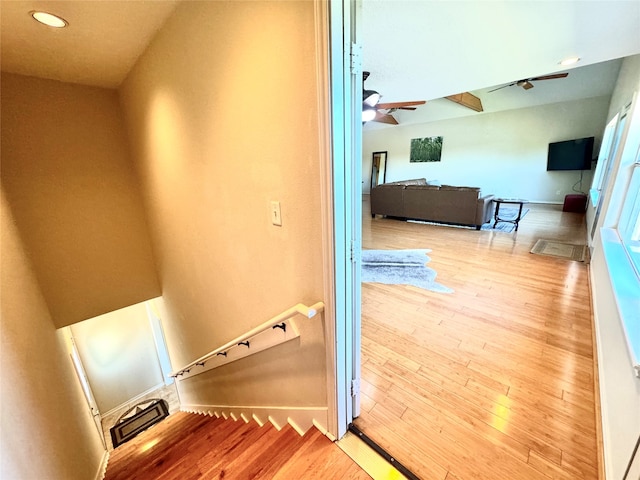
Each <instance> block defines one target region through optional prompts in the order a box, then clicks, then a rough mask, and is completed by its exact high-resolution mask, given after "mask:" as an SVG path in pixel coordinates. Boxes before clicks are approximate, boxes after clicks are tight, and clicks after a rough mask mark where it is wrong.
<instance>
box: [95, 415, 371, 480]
mask: <svg viewBox="0 0 640 480" xmlns="http://www.w3.org/2000/svg"><path fill="white" fill-rule="evenodd" d="M222 478H224V479H274V480H276V479H277V480H290V479H296V478H301V479H302V478H303V479H318V480H325V479H344V480H347V479H355V480H361V479H362V480H364V479H370V478H371V477H369V475H367V474H366V473H365V472H364V471H363V470H361V469H360V467H358V465H356V464H355V463H354V462H353V460H351V458H349V457H348V456H347V454H345V453H344V452H343V451H342V450H340V449H339V448H338V446H336V445H335V444H334V443H333V442H331V441H330V440H329V439H328V438H327V437H325V436H324V435H322V433H320V431H319V430H318V429H316V428H314V427H312V428H311V429H310V430H309V431H308V432H307V433H306V434H305V435H304V436H303V437H301V436H300V435H299V434H298V433H297V432H296V431H295V430H294V429H293V428H291V427H290V426H289V425H287V426H286V427H284V428H283V429H282V430H281V431H278V430H276V429H275V428H274V427H273V426H272V425H271V424H270V423H269V424H266V425H264V426H263V427H260V426H258V424H257V423H256V422H254V421H251V422H249V423H245V422H244V421H242V420H238V421H233V420H224V419H221V418H220V419H218V418H215V417H209V416H204V415H196V414H192V413H184V412H178V413H175V414H173V415H170V416H169V417H167V418H166V419H165V420H163V421H162V422H160V423H158V424H156V425H154V426H153V427H151V428H150V429H149V430H147V431H145V432H143V433H141V434H140V435H138V436H137V437H135V438H134V439H133V440H130V441H129V442H127V443H125V444H124V445H121V446H119V447H118V448H116V449H115V450H113V451H112V452H111V457H110V458H109V464H108V466H107V473H106V476H105V480H196V479H207V480H212V479H222Z"/></svg>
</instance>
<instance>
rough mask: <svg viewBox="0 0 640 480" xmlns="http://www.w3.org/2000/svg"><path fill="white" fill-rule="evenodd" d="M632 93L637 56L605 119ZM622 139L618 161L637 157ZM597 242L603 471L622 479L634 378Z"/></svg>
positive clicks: (639, 395) (639, 66)
mask: <svg viewBox="0 0 640 480" xmlns="http://www.w3.org/2000/svg"><path fill="white" fill-rule="evenodd" d="M634 92H640V56H638V55H636V56H634V57H629V58H625V59H624V61H623V63H622V66H621V68H620V74H619V78H618V82H617V83H616V87H615V89H614V92H613V94H612V97H611V105H610V108H609V113H608V115H609V116H608V119H611V118H613V116H614V115H615V114H616V113H617V112H618V111H619V110H620V109H621V108H622V107H623V106H624V105H626V104H627V103H628V102H629V101H630V100H631V99H632V98H633V95H634ZM636 108H638V106H636ZM628 138H634V139H635V143H634V144H633V145H631V144H629V145H625V146H624V147H622V152H623V153H622V156H625V157H626V156H627V155H631V156H632V158H635V155H636V152H637V151H638V142H637V135H634V136H630V137H628ZM627 149H628V150H629V152H628V153H627ZM620 159H621V157H620V156H618V158H617V163H618V164H619V162H620ZM613 172H614V174H616V173H617V174H621V172H619V170H618V165H615V166H614V169H613ZM615 180H616V179H615V178H612V179H611V180H610V181H609V182H608V184H607V186H606V188H605V189H604V190H603V192H602V195H603V196H604V197H603V198H604V203H603V205H604V206H603V210H602V213H603V214H602V215H600V218H599V221H598V227H600V226H602V225H603V223H604V222H605V218H606V217H607V216H608V208H609V207H610V205H611V197H612V191H613V188H614V185H615V183H616V181H615ZM589 209H590V210H591V211H592V210H593V206H592V205H591V202H589ZM609 223H610V221H609ZM600 237H601V236H600V232H599V229H598V231H597V234H596V236H595V238H594V242H593V251H592V257H591V265H590V269H591V290H592V297H593V304H594V312H593V313H594V321H595V332H596V341H597V347H598V372H599V379H600V399H601V404H602V405H601V409H602V418H601V421H602V430H603V437H604V438H603V440H604V456H605V470H606V474H607V478H622V476H623V474H624V471H625V469H626V467H627V464H628V462H629V460H630V458H631V453H632V451H633V447H634V445H635V442H636V441H637V439H638V435H640V378H637V377H636V376H635V375H634V372H633V367H632V364H631V360H630V356H629V353H628V348H627V341H626V337H625V334H624V331H623V328H622V320H621V318H620V313H619V310H618V306H617V303H616V297H615V294H614V290H613V288H612V282H611V277H610V275H611V273H610V272H611V270H610V269H609V268H608V266H607V261H606V260H605V256H604V254H603V249H602V242H601V238H600Z"/></svg>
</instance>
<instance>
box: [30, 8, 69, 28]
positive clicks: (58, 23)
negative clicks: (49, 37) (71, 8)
mask: <svg viewBox="0 0 640 480" xmlns="http://www.w3.org/2000/svg"><path fill="white" fill-rule="evenodd" d="M29 15H31V16H32V17H33V19H34V20H36V21H37V22H40V23H42V24H44V25H48V26H49V27H53V28H64V27H66V26H67V25H69V22H67V21H66V20H65V19H64V18H62V17H58V16H57V15H54V14H52V13H47V12H40V11H36V10H33V11H31V12H29Z"/></svg>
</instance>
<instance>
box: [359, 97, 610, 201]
mask: <svg viewBox="0 0 640 480" xmlns="http://www.w3.org/2000/svg"><path fill="white" fill-rule="evenodd" d="M608 106H609V97H596V98H589V99H584V100H579V101H571V102H563V103H555V104H550V105H542V106H536V107H530V108H522V109H518V110H507V111H503V112H496V113H481V114H478V115H472V116H467V117H462V118H456V119H451V120H443V121H438V122H431V123H424V124H416V125H407V126H402V125H398V126H394V127H389V128H383V129H375V130H370V131H367V130H366V129H365V131H364V132H363V148H362V155H363V161H362V165H363V166H362V171H363V176H364V178H363V190H364V192H365V193H368V192H369V185H370V184H371V180H370V176H371V157H372V153H373V152H376V151H387V152H388V157H387V177H386V179H387V182H391V181H396V180H405V179H410V178H422V177H425V178H427V179H430V180H434V179H437V180H440V181H441V182H442V183H443V184H449V185H467V186H475V187H480V188H481V189H482V192H483V193H493V194H495V195H497V196H503V197H518V198H526V199H528V200H530V201H533V202H551V203H562V202H563V200H564V196H565V195H567V194H570V193H575V192H574V191H573V188H572V187H573V185H574V184H576V183H577V182H579V181H580V178H581V172H580V171H570V172H547V171H546V168H547V149H548V144H549V143H550V142H556V141H562V140H571V139H574V138H582V137H590V136H595V137H596V142H595V151H594V158H595V157H596V156H597V152H598V148H599V146H600V141H601V139H602V132H603V130H604V125H605V120H606V112H607V109H608ZM431 136H442V137H444V139H443V147H442V159H441V161H440V162H429V163H415V162H414V163H411V162H409V153H410V143H411V139H412V138H422V137H431ZM583 174H584V175H583V181H582V191H584V192H586V191H587V190H588V188H589V185H590V184H591V177H592V171H585V172H583ZM576 188H579V185H577V186H576Z"/></svg>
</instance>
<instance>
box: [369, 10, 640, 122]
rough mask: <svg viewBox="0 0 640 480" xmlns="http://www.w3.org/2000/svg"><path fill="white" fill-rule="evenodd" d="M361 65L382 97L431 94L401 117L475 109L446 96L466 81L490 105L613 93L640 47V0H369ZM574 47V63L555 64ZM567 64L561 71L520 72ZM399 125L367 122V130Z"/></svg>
mask: <svg viewBox="0 0 640 480" xmlns="http://www.w3.org/2000/svg"><path fill="white" fill-rule="evenodd" d="M362 18H363V22H362V28H361V37H362V38H361V42H362V45H363V69H364V70H367V71H369V72H371V76H370V77H369V79H368V80H367V82H366V87H367V88H368V89H373V90H377V91H378V92H380V93H381V94H382V96H383V98H382V100H381V101H382V102H396V101H406V100H427V104H426V105H424V106H421V107H419V108H418V109H417V110H416V111H414V112H405V111H398V112H396V113H394V116H395V117H396V118H397V119H398V120H399V122H400V123H401V124H408V123H424V122H429V121H435V120H441V119H444V118H452V117H459V116H464V115H474V114H476V113H475V112H473V111H472V110H469V109H467V108H465V107H463V106H460V105H457V104H454V103H452V102H450V101H448V100H443V99H442V97H445V96H447V95H452V94H456V93H460V92H464V91H470V92H472V93H474V94H475V95H476V96H478V97H480V98H481V100H482V103H483V106H484V109H485V111H486V112H494V111H499V110H504V109H513V108H524V107H528V106H533V105H541V104H546V103H554V102H559V101H567V100H575V99H579V98H588V97H596V96H601V95H609V94H611V92H612V89H613V87H614V85H615V81H616V78H617V74H618V71H619V69H620V63H621V61H620V60H617V61H609V60H612V59H621V58H622V57H625V56H630V55H634V54H638V53H640V1H638V0H633V1H618V0H606V1H597V0H596V1H590V0H588V1H580V0H570V1H536V0H530V1H526V0H523V1H520V0H496V1H487V0H474V1H458V0H441V1H435V0H423V1H415V0H414V1H406V0H404V1H403V0H396V1H390V0H363V8H362ZM574 55H577V56H579V57H580V58H581V61H580V62H579V63H578V64H577V65H576V66H575V67H574V68H571V69H567V67H563V66H561V65H560V64H559V62H560V60H562V59H563V58H566V57H569V56H574ZM557 72H568V73H569V76H568V77H567V78H565V79H558V80H547V81H539V82H534V85H535V87H534V88H533V89H530V90H527V91H525V90H524V89H522V88H520V87H517V86H513V87H507V88H504V89H502V90H498V91H496V92H492V93H488V90H491V89H492V88H496V86H500V85H502V84H507V83H511V82H513V81H516V80H520V79H524V78H529V77H534V76H539V75H546V74H550V73H557ZM377 128H393V126H389V125H385V124H380V123H368V124H367V125H366V126H365V129H366V130H370V129H377Z"/></svg>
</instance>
